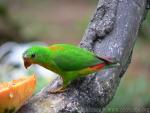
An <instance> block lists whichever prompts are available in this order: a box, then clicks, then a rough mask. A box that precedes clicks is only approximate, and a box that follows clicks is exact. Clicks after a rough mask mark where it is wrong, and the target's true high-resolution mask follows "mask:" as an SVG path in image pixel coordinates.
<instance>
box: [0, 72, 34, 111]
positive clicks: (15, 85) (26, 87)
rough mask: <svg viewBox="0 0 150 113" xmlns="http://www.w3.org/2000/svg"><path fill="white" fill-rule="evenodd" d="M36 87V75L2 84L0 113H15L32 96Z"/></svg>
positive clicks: (0, 87)
mask: <svg viewBox="0 0 150 113" xmlns="http://www.w3.org/2000/svg"><path fill="white" fill-rule="evenodd" d="M35 86H36V78H35V76H34V75H32V76H30V77H26V78H21V79H18V80H12V81H11V82H4V83H0V113H5V112H6V113H7V112H9V113H14V112H15V111H16V110H17V109H19V108H20V107H21V106H22V105H23V104H24V102H25V101H26V100H27V99H29V97H31V96H32V94H33V92H34V90H35Z"/></svg>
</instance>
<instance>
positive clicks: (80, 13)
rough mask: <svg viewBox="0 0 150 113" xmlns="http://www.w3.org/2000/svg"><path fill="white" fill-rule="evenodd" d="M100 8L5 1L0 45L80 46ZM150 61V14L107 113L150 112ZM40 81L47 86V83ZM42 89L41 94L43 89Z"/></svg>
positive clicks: (67, 1)
mask: <svg viewBox="0 0 150 113" xmlns="http://www.w3.org/2000/svg"><path fill="white" fill-rule="evenodd" d="M96 4H97V0H1V1H0V44H3V43H4V42H7V41H16V42H30V41H34V40H38V41H42V42H46V43H49V44H53V43H72V44H78V43H79V42H80V40H81V38H82V36H83V34H84V31H85V29H86V27H87V25H88V22H89V21H90V18H91V17H92V14H93V12H94V11H95V8H96ZM149 58H150V13H148V15H147V18H146V20H145V21H144V22H143V24H142V25H141V28H140V31H139V35H138V39H137V42H136V45H135V48H134V52H133V57H132V62H131V65H130V66H129V68H128V70H127V72H126V74H125V75H124V77H123V78H122V80H121V83H120V86H119V87H118V90H117V92H116V95H115V97H114V99H113V100H112V101H111V103H110V104H109V105H108V106H107V107H106V109H105V110H104V113H111V112H114V113H116V112H122V113H123V112H126V111H125V110H124V109H123V108H128V109H127V110H131V111H132V112H140V110H141V109H142V108H145V109H144V110H146V108H149V109H150V59H149ZM39 80H41V81H40V84H43V85H45V83H46V82H45V80H46V79H45V80H44V79H41V78H40V79H39ZM38 86H39V87H38V90H40V89H41V87H42V86H41V85H38ZM110 108H112V109H110ZM137 108H139V109H137ZM149 111H150V110H149Z"/></svg>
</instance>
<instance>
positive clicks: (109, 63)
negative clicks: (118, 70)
mask: <svg viewBox="0 0 150 113" xmlns="http://www.w3.org/2000/svg"><path fill="white" fill-rule="evenodd" d="M97 58H98V59H100V60H102V61H104V64H105V68H112V67H118V66H120V63H119V61H117V59H116V58H112V57H99V56H97Z"/></svg>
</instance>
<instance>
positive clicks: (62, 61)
mask: <svg viewBox="0 0 150 113" xmlns="http://www.w3.org/2000/svg"><path fill="white" fill-rule="evenodd" d="M49 48H50V50H52V60H53V61H54V62H55V63H56V65H57V66H58V67H59V68H60V69H62V70H64V71H74V70H81V69H84V68H87V67H90V66H94V65H96V64H100V63H103V62H104V61H102V60H100V59H99V58H97V57H96V56H95V55H94V54H93V53H92V52H89V51H87V50H85V49H83V48H79V47H77V46H73V45H68V44H55V45H52V46H49Z"/></svg>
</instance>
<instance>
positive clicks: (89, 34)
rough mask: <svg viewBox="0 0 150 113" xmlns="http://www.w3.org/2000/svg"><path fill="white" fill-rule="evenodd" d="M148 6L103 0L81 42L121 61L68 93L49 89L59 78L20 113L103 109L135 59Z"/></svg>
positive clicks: (82, 80)
mask: <svg viewBox="0 0 150 113" xmlns="http://www.w3.org/2000/svg"><path fill="white" fill-rule="evenodd" d="M145 7H146V0H100V1H99V3H98V6H97V9H96V12H95V14H94V16H93V18H92V20H91V22H90V24H89V26H88V28H87V30H86V32H85V35H84V37H83V39H82V41H81V43H80V46H81V47H84V48H87V49H88V50H91V51H93V52H94V53H95V54H97V55H100V56H107V57H114V58H115V59H116V60H117V61H119V62H120V64H121V65H120V66H119V67H117V68H112V69H106V70H104V71H100V72H98V73H94V74H91V75H90V76H87V77H84V78H80V79H79V80H76V81H74V82H73V83H72V84H71V85H70V86H69V89H68V90H67V91H66V92H64V93H60V94H50V93H48V91H49V90H50V89H51V88H54V87H58V86H59V84H60V83H61V80H60V79H59V78H57V79H56V80H55V81H54V82H53V83H51V84H50V85H49V86H47V87H46V88H44V89H43V90H42V91H41V92H40V93H38V94H36V95H35V96H33V97H32V98H31V99H30V100H29V101H28V102H27V103H26V104H25V105H24V106H22V108H21V109H20V110H18V113H88V112H91V113H100V112H101V111H102V109H103V108H104V107H105V106H106V105H107V104H108V103H109V102H110V101H111V100H112V98H113V96H114V94H115V92H116V89H117V87H118V85H119V82H120V79H121V77H122V76H123V74H124V73H125V71H126V70H127V68H128V65H129V63H130V61H131V56H132V50H133V47H134V44H135V41H136V36H137V33H138V29H139V27H140V24H141V21H142V19H143V16H144V12H145Z"/></svg>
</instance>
